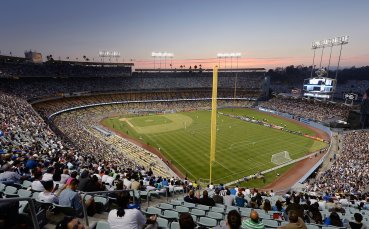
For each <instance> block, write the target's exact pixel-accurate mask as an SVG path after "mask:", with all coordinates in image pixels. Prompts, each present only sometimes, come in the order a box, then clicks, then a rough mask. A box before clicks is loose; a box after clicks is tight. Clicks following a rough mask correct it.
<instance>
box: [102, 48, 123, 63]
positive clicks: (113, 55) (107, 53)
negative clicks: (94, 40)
mask: <svg viewBox="0 0 369 229" xmlns="http://www.w3.org/2000/svg"><path fill="white" fill-rule="evenodd" d="M99 57H101V58H102V60H103V62H104V58H105V57H108V58H109V60H110V58H116V61H117V62H118V58H119V57H120V52H117V51H106V50H102V51H99Z"/></svg>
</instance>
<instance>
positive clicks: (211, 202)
mask: <svg viewBox="0 0 369 229" xmlns="http://www.w3.org/2000/svg"><path fill="white" fill-rule="evenodd" d="M199 204H202V205H206V206H210V207H213V206H215V202H214V200H213V199H212V198H209V196H208V191H206V190H204V191H203V193H202V198H200V200H199Z"/></svg>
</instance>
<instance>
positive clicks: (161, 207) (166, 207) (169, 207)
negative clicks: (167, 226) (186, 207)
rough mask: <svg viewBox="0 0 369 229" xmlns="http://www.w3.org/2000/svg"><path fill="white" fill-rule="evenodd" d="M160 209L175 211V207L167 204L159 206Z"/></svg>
mask: <svg viewBox="0 0 369 229" xmlns="http://www.w3.org/2000/svg"><path fill="white" fill-rule="evenodd" d="M158 208H160V209H162V210H172V209H173V205H171V204H166V203H161V204H159V205H158Z"/></svg>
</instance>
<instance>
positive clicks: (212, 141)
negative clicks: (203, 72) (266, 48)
mask: <svg viewBox="0 0 369 229" xmlns="http://www.w3.org/2000/svg"><path fill="white" fill-rule="evenodd" d="M217 96H218V66H214V67H213V95H212V100H211V130H210V131H211V133H210V163H209V165H210V178H209V183H211V179H212V168H213V162H214V161H215V145H216V142H217Z"/></svg>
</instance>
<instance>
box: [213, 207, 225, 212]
mask: <svg viewBox="0 0 369 229" xmlns="http://www.w3.org/2000/svg"><path fill="white" fill-rule="evenodd" d="M211 211H212V212H218V213H224V208H219V207H212V208H211Z"/></svg>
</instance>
